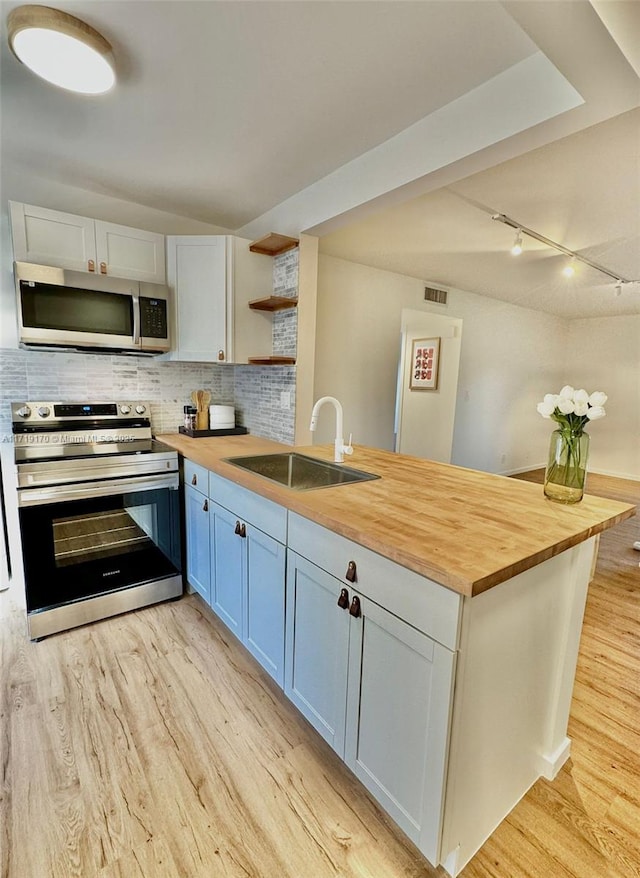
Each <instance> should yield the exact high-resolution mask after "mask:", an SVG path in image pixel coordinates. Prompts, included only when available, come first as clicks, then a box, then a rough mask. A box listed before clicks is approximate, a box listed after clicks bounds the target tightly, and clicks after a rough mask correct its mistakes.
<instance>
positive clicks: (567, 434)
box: [538, 384, 607, 503]
mask: <svg viewBox="0 0 640 878" xmlns="http://www.w3.org/2000/svg"><path fill="white" fill-rule="evenodd" d="M606 401H607V395H606V393H602V391H601V390H596V391H595V393H591V394H589V393H587V391H586V390H574V389H573V387H571V386H570V385H568V384H567V385H565V387H563V388H562V390H561V391H560V393H557V394H554V393H547V395H546V396H545V398H544V399H543V400H542V402H539V403H538V411H539V413H540V414H541V415H542V417H543V418H549V419H551V420H553V421H555V422H556V423H557V424H558V425H559V426H558V429H557V430H556V431H555V433H554V434H553V438H552V441H551V447H550V449H549V461H548V463H547V469H546V472H545V481H544V493H545V495H546V496H547V497H549V498H550V499H551V500H557V501H559V502H560V503H577V502H578V501H579V500H581V499H582V495H583V491H584V484H585V478H586V470H587V454H588V451H589V434H588V433H585V432H584V429H585V426H586V425H587V424H588V423H589V421H597V420H598V419H599V418H604V416H605V414H606V413H605V410H604V404H605V402H606Z"/></svg>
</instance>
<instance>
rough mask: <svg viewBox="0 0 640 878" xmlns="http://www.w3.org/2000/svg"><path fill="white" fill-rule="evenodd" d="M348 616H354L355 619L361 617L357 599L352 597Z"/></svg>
mask: <svg viewBox="0 0 640 878" xmlns="http://www.w3.org/2000/svg"><path fill="white" fill-rule="evenodd" d="M349 615H350V616H355V618H356V619H357V618H358V617H359V616H361V615H362V609H361V607H360V598H359V597H356V596H354V598H353V600H352V601H351V606H350V607H349Z"/></svg>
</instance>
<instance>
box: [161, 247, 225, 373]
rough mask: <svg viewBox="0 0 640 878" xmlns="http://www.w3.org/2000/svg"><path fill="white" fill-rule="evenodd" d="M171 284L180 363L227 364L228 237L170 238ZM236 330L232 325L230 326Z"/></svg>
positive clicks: (168, 248)
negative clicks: (185, 361) (187, 361)
mask: <svg viewBox="0 0 640 878" xmlns="http://www.w3.org/2000/svg"><path fill="white" fill-rule="evenodd" d="M167 273H168V283H169V285H170V286H171V287H172V288H173V291H174V300H175V322H176V326H177V332H176V335H177V341H176V344H175V351H174V352H173V353H172V354H171V359H174V360H195V361H198V362H201V363H208V362H216V363H217V362H226V361H227V360H230V359H231V352H230V350H229V349H228V345H227V338H228V337H230V332H229V333H228V327H227V321H229V324H230V321H231V317H232V314H231V308H230V306H229V303H228V291H227V244H226V238H225V236H224V235H205V236H201V237H200V236H199V237H175V236H171V237H168V238H167ZM229 329H230V325H229Z"/></svg>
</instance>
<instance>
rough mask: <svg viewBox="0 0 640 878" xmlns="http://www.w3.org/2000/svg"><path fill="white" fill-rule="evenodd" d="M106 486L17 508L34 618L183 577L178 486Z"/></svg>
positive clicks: (28, 594) (26, 578)
mask: <svg viewBox="0 0 640 878" xmlns="http://www.w3.org/2000/svg"><path fill="white" fill-rule="evenodd" d="M116 484H117V483H116ZM101 487H102V489H103V492H101V493H98V494H97V495H96V496H89V497H87V496H85V497H84V498H82V499H65V500H55V499H50V500H49V502H42V500H40V502H38V503H36V504H34V505H24V506H22V507H21V508H20V509H19V515H20V531H21V537H22V548H23V555H24V569H25V585H26V596H27V610H28V612H29V613H34V612H41V611H42V610H46V609H52V608H54V607H60V606H63V605H65V604H69V603H72V602H74V601H81V600H86V599H87V598H94V597H97V596H100V595H106V594H109V593H111V592H115V591H120V590H124V589H130V588H132V587H134V586H138V585H141V584H145V583H153V582H156V581H159V580H164V579H167V578H170V577H175V576H179V575H180V512H179V499H178V498H179V493H178V488H177V486H175V487H161V488H147V489H146V490H145V489H140V490H131V487H132V486H131V485H129V486H127V487H124V489H123V491H122V492H120V493H119V492H118V490H117V488H115V487H114V483H113V482H112V483H111V484H110V485H109V483H103V484H102V486H101ZM107 491H108V493H106V492H107ZM67 496H68V495H67Z"/></svg>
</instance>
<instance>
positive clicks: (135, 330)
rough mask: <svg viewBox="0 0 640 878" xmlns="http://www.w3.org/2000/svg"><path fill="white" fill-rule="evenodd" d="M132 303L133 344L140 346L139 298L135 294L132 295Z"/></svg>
mask: <svg viewBox="0 0 640 878" xmlns="http://www.w3.org/2000/svg"><path fill="white" fill-rule="evenodd" d="M131 298H132V301H133V343H134V344H135V345H139V344H140V297H139V296H138V295H137V293H134V294H133V295H132V297H131Z"/></svg>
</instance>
